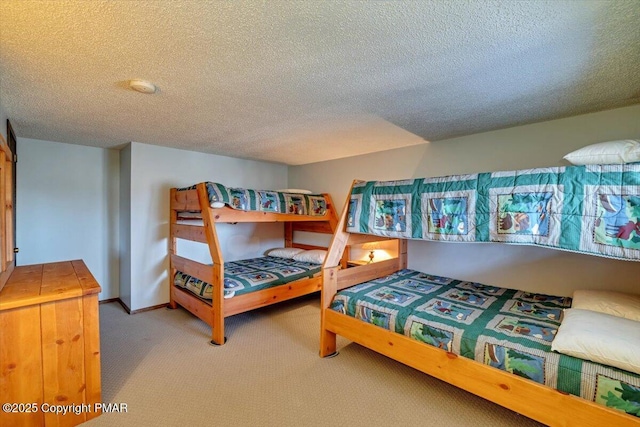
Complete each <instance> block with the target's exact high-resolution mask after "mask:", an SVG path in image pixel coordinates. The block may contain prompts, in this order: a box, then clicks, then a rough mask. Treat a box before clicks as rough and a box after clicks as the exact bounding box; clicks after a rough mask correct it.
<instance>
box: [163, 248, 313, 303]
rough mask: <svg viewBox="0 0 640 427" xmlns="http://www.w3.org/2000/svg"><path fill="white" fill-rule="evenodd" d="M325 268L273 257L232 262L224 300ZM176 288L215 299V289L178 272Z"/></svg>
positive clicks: (226, 272)
mask: <svg viewBox="0 0 640 427" xmlns="http://www.w3.org/2000/svg"><path fill="white" fill-rule="evenodd" d="M321 268H322V265H320V264H312V263H308V262H301V261H295V260H293V259H289V258H278V257H272V256H266V257H259V258H251V259H244V260H240V261H232V262H227V263H225V264H224V297H225V298H232V297H233V296H236V295H242V294H246V293H249V292H254V291H258V290H261V289H267V288H271V287H274V286H278V285H282V284H285V283H289V282H293V281H296V280H299V279H304V278H311V277H314V276H317V275H319V274H320V269H321ZM173 283H174V285H176V286H178V287H180V288H183V289H187V290H189V291H191V292H193V293H194V294H195V295H197V296H198V297H200V298H202V299H204V300H211V294H212V291H213V286H212V285H211V284H209V283H207V282H204V281H202V280H200V279H198V278H196V277H193V276H190V275H188V274H185V273H183V272H181V271H178V272H176V275H175V276H174V278H173Z"/></svg>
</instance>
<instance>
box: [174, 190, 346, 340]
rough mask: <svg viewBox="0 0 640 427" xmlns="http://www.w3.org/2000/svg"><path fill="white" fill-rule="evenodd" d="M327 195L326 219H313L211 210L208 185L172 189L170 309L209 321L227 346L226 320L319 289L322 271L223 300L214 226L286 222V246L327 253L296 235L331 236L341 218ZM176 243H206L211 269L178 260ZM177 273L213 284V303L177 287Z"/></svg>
mask: <svg viewBox="0 0 640 427" xmlns="http://www.w3.org/2000/svg"><path fill="white" fill-rule="evenodd" d="M324 197H325V199H326V200H327V213H326V215H324V216H318V217H312V216H306V215H294V214H281V213H271V212H245V211H239V210H236V209H232V208H230V207H227V206H225V207H223V208H211V207H210V206H209V198H208V195H207V189H206V184H205V183H200V184H198V185H197V186H196V188H195V189H192V190H185V191H177V189H175V188H172V189H171V192H170V247H169V255H170V256H169V258H170V273H171V274H170V280H171V283H170V286H169V288H170V296H169V307H170V308H177V307H178V305H180V306H182V307H184V308H185V309H186V310H188V311H189V312H191V313H192V314H194V315H195V316H197V317H198V318H200V319H201V320H203V321H204V322H206V323H207V324H208V325H209V326H211V344H214V345H223V344H224V343H225V341H226V337H225V334H224V318H225V317H228V316H233V315H235V314H239V313H243V312H246V311H250V310H253V309H257V308H260V307H265V306H267V305H271V304H275V303H278V302H281V301H286V300H289V299H292V298H297V297H300V296H303V295H307V294H310V293H313V292H318V291H320V288H321V286H322V278H321V277H320V273H319V274H318V275H317V276H316V277H312V278H303V279H299V280H296V281H294V282H289V283H287V284H284V285H279V286H275V287H272V288H268V289H263V290H259V291H254V292H250V293H246V294H242V295H237V296H234V297H233V298H229V299H224V298H223V295H224V285H223V283H224V259H223V256H222V251H221V249H220V242H219V241H218V235H217V232H216V227H215V224H216V223H237V222H283V223H284V244H285V247H296V248H301V249H306V250H308V249H327V248H324V247H321V246H315V245H307V244H301V243H296V242H294V241H293V235H294V232H296V231H305V232H314V233H326V234H333V232H334V230H335V229H336V225H337V223H338V217H337V215H336V212H335V209H334V207H333V202H332V200H331V196H329V195H328V194H324ZM201 207H203V208H201ZM181 212H190V213H199V215H197V217H194V216H193V215H191V216H188V217H187V216H181V215H180V214H181ZM188 220H198V221H200V220H201V221H202V223H201V224H198V225H191V224H185V223H183V222H185V221H188ZM178 221H182V222H178ZM177 239H184V240H190V241H194V242H199V243H204V244H207V245H208V247H209V253H210V255H211V260H212V265H207V264H202V263H200V262H196V261H193V260H190V259H187V258H184V257H182V256H179V255H178V254H177ZM339 263H340V264H341V265H342V266H344V267H346V257H345V258H343V259H342V260H340V262H339ZM178 270H179V271H181V272H183V273H185V274H188V275H190V276H193V277H197V278H198V279H200V280H203V281H205V282H207V283H210V284H211V285H212V286H213V291H212V300H211V301H210V302H209V301H204V300H203V299H201V298H198V297H197V296H196V295H194V294H193V293H191V292H189V291H187V290H185V289H182V288H179V287H177V286H175V285H174V284H173V277H174V276H175V273H176V271H178Z"/></svg>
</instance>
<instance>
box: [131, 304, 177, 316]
mask: <svg viewBox="0 0 640 427" xmlns="http://www.w3.org/2000/svg"><path fill="white" fill-rule="evenodd" d="M168 305H169V303H164V304H158V305H154V306H151V307H145V308H139V309H138V310H129V314H138V313H143V312H145V311H151V310H157V309H159V308H165V307H167V306H168Z"/></svg>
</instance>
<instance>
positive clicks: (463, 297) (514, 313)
mask: <svg viewBox="0 0 640 427" xmlns="http://www.w3.org/2000/svg"><path fill="white" fill-rule="evenodd" d="M570 306H571V299H570V298H566V297H556V296H550V295H543V294H534V293H529V292H522V291H517V290H512V289H506V288H498V287H494V286H486V285H482V284H480V283H474V282H465V281H460V280H454V279H450V278H446V277H439V276H433V275H429V274H425V273H421V272H418V271H414V270H408V269H405V270H401V271H399V272H396V273H394V274H392V275H390V276H387V277H383V278H380V279H376V280H372V281H370V282H365V283H362V284H359V285H356V286H353V287H351V288H347V289H344V290H342V291H340V292H339V293H338V294H337V295H336V296H335V298H334V300H333V302H332V304H331V309H333V310H335V311H338V312H340V313H343V314H347V315H350V316H353V317H356V318H358V319H361V320H363V321H365V322H368V323H372V324H374V325H377V326H379V327H382V328H385V329H388V330H390V331H393V332H397V333H400V334H404V335H406V336H408V337H410V338H412V339H414V340H417V341H421V342H424V343H426V344H429V345H433V346H435V347H438V348H442V349H445V350H447V351H449V352H453V353H456V354H458V355H460V356H463V357H466V358H469V359H473V360H476V361H478V362H480V363H484V364H487V365H491V366H493V367H496V368H499V369H502V370H504V371H507V372H510V373H512V374H515V375H519V376H521V377H524V378H527V379H530V380H533V381H536V382H539V383H541V384H545V385H547V386H549V387H552V388H555V389H558V390H561V391H564V392H567V393H571V394H574V395H576V396H580V397H582V398H584V399H587V400H590V401H594V402H596V403H599V404H602V405H605V406H609V407H612V408H616V409H619V410H622V411H625V412H627V413H630V414H632V415H635V416H640V375H637V374H634V373H629V372H626V371H622V370H620V369H617V368H612V367H608V366H604V365H601V364H598V363H593V362H589V361H586V360H582V359H578V358H575V357H571V356H566V355H563V354H559V353H555V352H552V351H551V341H552V340H553V338H554V336H555V334H556V331H557V329H558V327H559V325H560V321H561V318H562V310H563V308H568V307H570Z"/></svg>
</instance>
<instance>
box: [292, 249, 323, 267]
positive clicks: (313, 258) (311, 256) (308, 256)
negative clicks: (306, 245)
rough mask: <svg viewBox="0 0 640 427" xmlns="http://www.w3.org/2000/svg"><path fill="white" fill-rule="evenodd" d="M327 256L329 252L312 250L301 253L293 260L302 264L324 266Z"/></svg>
mask: <svg viewBox="0 0 640 427" xmlns="http://www.w3.org/2000/svg"><path fill="white" fill-rule="evenodd" d="M326 256H327V251H325V250H323V249H312V250H310V251H304V252H300V253H299V254H296V255H295V256H294V257H293V259H294V260H296V261H300V262H310V263H312V264H322V263H323V262H324V259H325V258H326Z"/></svg>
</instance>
